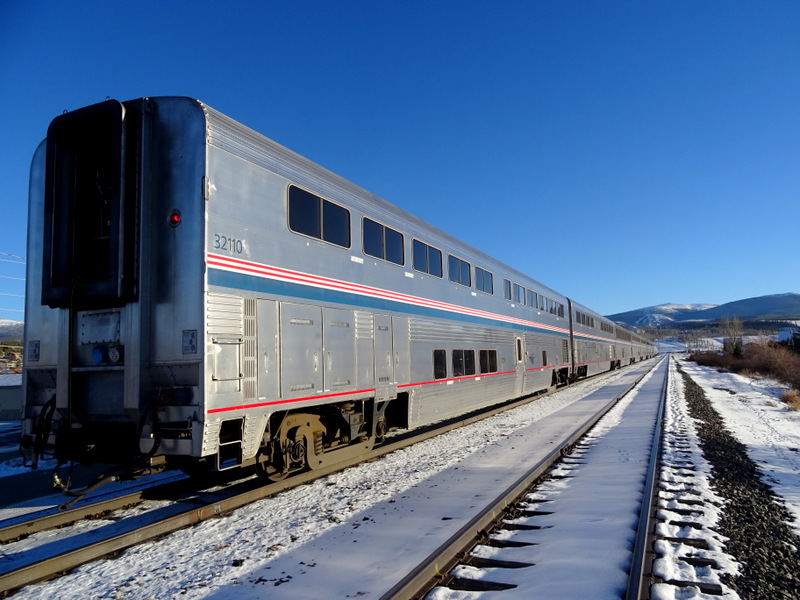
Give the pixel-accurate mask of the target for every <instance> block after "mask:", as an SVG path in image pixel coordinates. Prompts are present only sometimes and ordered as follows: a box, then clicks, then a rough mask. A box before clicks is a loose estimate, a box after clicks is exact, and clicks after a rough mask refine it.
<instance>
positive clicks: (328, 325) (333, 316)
mask: <svg viewBox="0 0 800 600" xmlns="http://www.w3.org/2000/svg"><path fill="white" fill-rule="evenodd" d="M322 317H323V330H322V343H323V346H324V352H325V355H324V361H323V362H324V370H323V382H324V385H325V387H324V389H325V391H326V392H332V393H341V392H352V391H355V389H356V388H355V375H356V324H355V313H353V311H352V310H341V309H337V308H324V309H323V310H322Z"/></svg>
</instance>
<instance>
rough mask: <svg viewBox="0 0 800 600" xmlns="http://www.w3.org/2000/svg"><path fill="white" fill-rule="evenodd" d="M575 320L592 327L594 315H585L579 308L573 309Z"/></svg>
mask: <svg viewBox="0 0 800 600" xmlns="http://www.w3.org/2000/svg"><path fill="white" fill-rule="evenodd" d="M575 320H576V321H577V322H578V323H579V324H581V325H586V327H592V328H593V327H594V317H590V316H589V315H585V314H583V313H582V312H580V311H579V310H576V311H575Z"/></svg>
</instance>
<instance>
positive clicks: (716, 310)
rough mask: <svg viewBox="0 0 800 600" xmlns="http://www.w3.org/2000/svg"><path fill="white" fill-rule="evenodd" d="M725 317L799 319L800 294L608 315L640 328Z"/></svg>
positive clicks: (679, 305) (664, 306)
mask: <svg viewBox="0 0 800 600" xmlns="http://www.w3.org/2000/svg"><path fill="white" fill-rule="evenodd" d="M723 317H739V318H740V319H758V318H790V317H794V318H798V317H800V294H795V293H787V294H772V295H769V296H759V297H756V298H746V299H744V300H736V301H734V302H727V303H726V304H659V305H658V306H648V307H646V308H640V309H638V310H631V311H628V312H624V313H617V314H615V315H609V316H608V318H609V319H611V320H612V321H617V322H620V323H624V324H626V325H629V326H637V327H664V326H669V325H670V324H671V323H680V322H683V321H716V320H717V319H721V318H723Z"/></svg>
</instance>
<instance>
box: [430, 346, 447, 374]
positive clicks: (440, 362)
mask: <svg viewBox="0 0 800 600" xmlns="http://www.w3.org/2000/svg"><path fill="white" fill-rule="evenodd" d="M445 377H447V352H446V351H445V350H434V351H433V378H434V379H444V378H445Z"/></svg>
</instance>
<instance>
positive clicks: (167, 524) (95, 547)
mask: <svg viewBox="0 0 800 600" xmlns="http://www.w3.org/2000/svg"><path fill="white" fill-rule="evenodd" d="M648 372H649V371H648ZM645 375H646V373H645V374H644V375H642V376H641V377H639V378H637V379H636V381H635V382H634V383H633V384H631V385H630V386H629V387H628V388H626V390H625V391H624V392H623V393H621V394H620V395H619V397H618V398H617V399H615V400H612V401H610V402H609V404H608V406H606V407H605V409H604V411H603V413H602V414H605V412H606V411H607V410H608V409H610V408H611V406H613V405H614V403H616V401H617V400H618V399H619V398H621V397H622V396H624V395H625V394H627V393H628V392H629V391H630V390H631V389H633V387H634V386H635V385H636V384H637V383H638V382H639V381H640V380H641V378H642V377H644V376H645ZM585 381H586V380H581V382H580V383H582V382H585ZM561 389H564V388H558V390H561ZM558 390H551V391H550V392H547V394H539V395H534V396H526V397H523V398H519V399H516V400H512V401H509V402H504V403H500V404H498V405H495V406H493V407H490V408H489V409H483V410H481V411H476V412H474V413H471V414H470V415H468V416H467V417H465V418H464V417H462V418H454V419H450V420H448V421H445V422H444V425H442V426H432V427H430V428H424V429H422V430H417V431H415V432H411V433H409V434H403V435H400V436H397V437H396V438H394V439H392V440H390V441H387V442H385V443H384V444H382V445H381V446H380V447H378V448H374V449H373V450H371V451H369V452H366V453H364V454H360V455H358V456H357V457H354V458H351V459H347V460H343V461H341V462H337V463H334V464H331V465H328V466H325V467H321V468H318V469H314V470H310V471H305V472H300V473H297V474H295V475H293V476H291V477H289V478H288V479H286V480H285V481H281V482H278V483H273V484H269V485H262V484H260V483H258V484H257V483H256V482H255V481H253V479H251V480H247V481H244V482H240V483H239V484H236V485H235V486H234V489H239V488H241V487H242V486H246V485H257V487H254V488H253V489H248V490H246V491H244V492H241V493H235V495H232V496H230V497H228V498H224V499H221V500H214V501H212V502H210V503H208V504H206V505H205V506H199V507H198V506H197V505H196V504H195V505H194V507H193V508H191V509H187V510H186V511H184V512H182V513H180V514H177V515H173V516H171V517H168V518H166V519H164V520H162V521H159V522H157V523H152V524H150V525H145V526H143V527H141V528H139V529H136V530H135V531H130V532H126V533H122V534H119V535H116V536H113V537H110V538H107V539H105V540H101V541H98V542H94V543H91V544H88V545H86V546H83V547H79V548H75V549H72V550H69V551H67V552H65V553H63V554H60V555H58V556H54V557H50V558H46V559H43V560H41V561H38V562H35V563H31V564H29V565H26V566H23V567H19V568H17V569H14V570H11V571H7V572H5V573H0V597H2V595H3V594H6V593H8V592H9V591H12V590H16V589H19V588H21V587H24V586H26V585H29V584H31V583H35V582H37V581H43V580H47V579H52V578H53V577H55V576H57V575H59V574H61V573H63V572H65V571H69V570H71V569H74V568H76V567H78V566H80V565H82V564H85V563H87V562H90V561H92V560H96V559H98V558H101V557H103V556H107V555H110V554H114V553H117V552H119V551H122V550H125V549H127V548H130V547H132V546H135V545H138V544H140V543H143V542H146V541H149V540H152V539H156V538H158V537H161V536H164V535H166V534H169V533H172V532H175V531H178V530H180V529H183V528H185V527H189V526H191V525H194V524H197V523H199V522H202V521H204V520H207V519H210V518H214V517H219V516H221V515H224V514H225V513H228V512H230V511H232V510H235V509H237V508H240V507H242V506H246V505H247V504H252V503H253V502H256V501H258V500H262V499H264V498H268V497H270V496H274V495H275V494H278V493H280V492H282V491H285V490H288V489H291V488H294V487H298V486H300V485H303V484H305V483H309V482H311V481H314V480H315V479H319V478H321V477H325V476H327V475H330V474H333V473H336V472H338V471H341V470H344V469H346V468H349V467H352V466H355V465H357V464H359V463H362V462H368V461H371V460H375V459H377V458H380V457H382V456H384V455H386V454H389V453H391V452H395V451H397V450H400V449H402V448H405V447H407V446H411V445H413V444H416V443H418V442H422V441H425V440H427V439H430V438H433V437H436V436H438V435H440V434H442V433H446V432H448V431H451V430H453V429H458V428H459V427H463V426H465V425H469V424H472V423H475V422H478V421H480V420H482V419H485V418H488V417H491V416H494V415H496V414H499V413H502V412H505V411H508V410H512V409H514V408H517V407H519V406H522V405H524V404H527V403H528V402H531V401H533V400H536V399H538V398H541V397H543V396H544V395H548V394H549V393H552V392H554V391H558ZM602 414H600V415H598V416H597V417H596V418H594V419H592V420H591V422H590V423H587V424H586V426H585V427H583V428H581V429H580V433H578V432H574V433H573V435H571V436H570V438H569V439H570V441H569V442H567V443H566V444H564V446H562V447H568V446H570V445H571V444H572V443H574V442H575V441H576V440H577V439H578V438H580V436H581V435H583V433H585V431H586V430H588V429H589V428H591V426H592V425H593V424H594V423H595V422H596V421H597V420H598V419H599V418H600V417H602ZM561 451H562V450H561V449H558V450H555V451H553V453H552V454H551V456H552V461H551V463H550V464H552V462H555V461H556V460H557V459H558V457H559V456H560V454H561ZM548 466H549V465H548ZM548 466H543V467H542V469H541V472H540V474H541V473H543V472H544V471H546V470H547V468H548ZM536 477H538V475H537V476H535V477H533V479H534V480H535V479H536ZM519 485H520V486H521V485H522V482H521V481H520V484H519ZM145 491H146V490H142V492H143V493H144V492H145ZM219 493H220V492H217V494H219ZM223 493H224V492H223ZM130 504H131V503H130V502H129V503H128V504H127V506H130ZM82 508H83V509H84V512H85V509H91V508H92V507H91V506H87V507H82ZM75 510H77V511H78V512H80V510H81V509H72V510H71V511H64V512H65V513H67V512H70V513H72V512H73V511H75ZM96 512H97V511H96V509H95V510H89V513H90V515H91V514H96ZM76 515H77V513H73V518H72V521H71V522H74V521H75V520H78V519H80V518H83V517H77V518H75V516H76ZM55 518H56V517H55V516H54V519H55ZM53 522H55V521H53ZM68 522H69V521H68ZM18 526H19V527H24V526H25V524H24V523H22V524H19V525H18ZM46 528H49V527H43V528H40V529H39V530H43V529H46ZM28 533H30V531H28Z"/></svg>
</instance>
